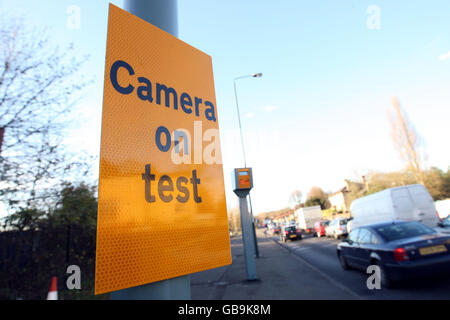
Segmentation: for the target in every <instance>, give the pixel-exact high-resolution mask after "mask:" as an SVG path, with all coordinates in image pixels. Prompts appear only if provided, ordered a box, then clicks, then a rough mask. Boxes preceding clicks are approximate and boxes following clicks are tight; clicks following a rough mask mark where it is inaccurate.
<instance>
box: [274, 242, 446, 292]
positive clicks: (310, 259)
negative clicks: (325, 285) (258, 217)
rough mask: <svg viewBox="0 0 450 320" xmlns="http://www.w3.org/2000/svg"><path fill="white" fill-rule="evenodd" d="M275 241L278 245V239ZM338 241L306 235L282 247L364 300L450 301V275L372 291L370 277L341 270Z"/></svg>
mask: <svg viewBox="0 0 450 320" xmlns="http://www.w3.org/2000/svg"><path fill="white" fill-rule="evenodd" d="M272 239H273V240H274V241H277V242H279V238H278V237H276V236H274V237H272ZM339 242H340V241H339V240H334V239H330V238H325V237H321V238H315V237H312V236H307V237H304V238H303V239H302V240H297V241H288V242H286V243H280V242H279V244H280V245H281V246H286V247H287V248H288V249H290V250H291V252H292V253H293V254H295V255H296V256H297V257H299V258H300V260H303V261H306V262H307V263H308V264H309V265H310V266H311V267H312V268H315V269H316V270H319V271H320V272H321V273H322V274H324V275H326V276H327V277H329V278H330V279H331V280H332V281H334V282H335V283H338V284H340V285H342V286H344V287H346V288H348V289H349V290H351V291H352V292H354V293H355V294H357V295H358V296H359V297H360V298H361V299H377V300H378V299H379V300H383V299H390V300H391V299H401V300H403V299H432V300H435V299H445V300H448V299H450V275H449V277H447V278H439V279H432V280H430V279H424V280H420V281H414V282H407V283H402V284H401V285H399V286H398V287H396V288H394V289H387V288H384V289H383V288H381V289H379V290H377V289H373V290H369V289H368V288H367V284H366V283H367V279H368V277H369V276H370V275H369V274H365V273H364V272H363V271H357V270H349V271H345V270H343V269H342V267H341V265H340V264H339V260H338V259H337V257H336V246H337V244H338V243H339ZM280 249H281V248H280ZM330 298H331V297H330Z"/></svg>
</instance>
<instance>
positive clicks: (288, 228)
mask: <svg viewBox="0 0 450 320" xmlns="http://www.w3.org/2000/svg"><path fill="white" fill-rule="evenodd" d="M284 230H286V231H295V230H296V229H295V227H286V228H284Z"/></svg>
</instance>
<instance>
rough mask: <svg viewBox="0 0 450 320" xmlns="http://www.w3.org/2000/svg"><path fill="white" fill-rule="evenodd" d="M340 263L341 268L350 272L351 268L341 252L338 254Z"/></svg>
mask: <svg viewBox="0 0 450 320" xmlns="http://www.w3.org/2000/svg"><path fill="white" fill-rule="evenodd" d="M338 258H339V262H340V263H341V267H342V269H344V270H350V266H349V265H348V263H347V260H346V259H345V257H344V256H343V255H342V254H341V253H340V252H339V253H338Z"/></svg>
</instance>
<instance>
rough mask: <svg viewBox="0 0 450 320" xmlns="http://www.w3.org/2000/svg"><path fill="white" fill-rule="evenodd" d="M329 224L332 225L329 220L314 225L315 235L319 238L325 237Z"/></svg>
mask: <svg viewBox="0 0 450 320" xmlns="http://www.w3.org/2000/svg"><path fill="white" fill-rule="evenodd" d="M329 223H330V221H329V220H320V221H317V222H316V223H315V224H314V231H315V234H314V235H315V236H316V237H318V238H320V237H323V236H325V228H326V227H327V226H328V224H329Z"/></svg>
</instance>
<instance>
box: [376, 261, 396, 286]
mask: <svg viewBox="0 0 450 320" xmlns="http://www.w3.org/2000/svg"><path fill="white" fill-rule="evenodd" d="M375 264H376V265H377V266H378V267H379V268H380V278H381V279H380V284H381V288H392V287H393V285H394V282H393V281H392V280H391V278H390V276H389V273H388V272H387V271H386V268H385V267H384V266H383V264H382V263H381V262H380V261H377V262H376V263H375Z"/></svg>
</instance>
